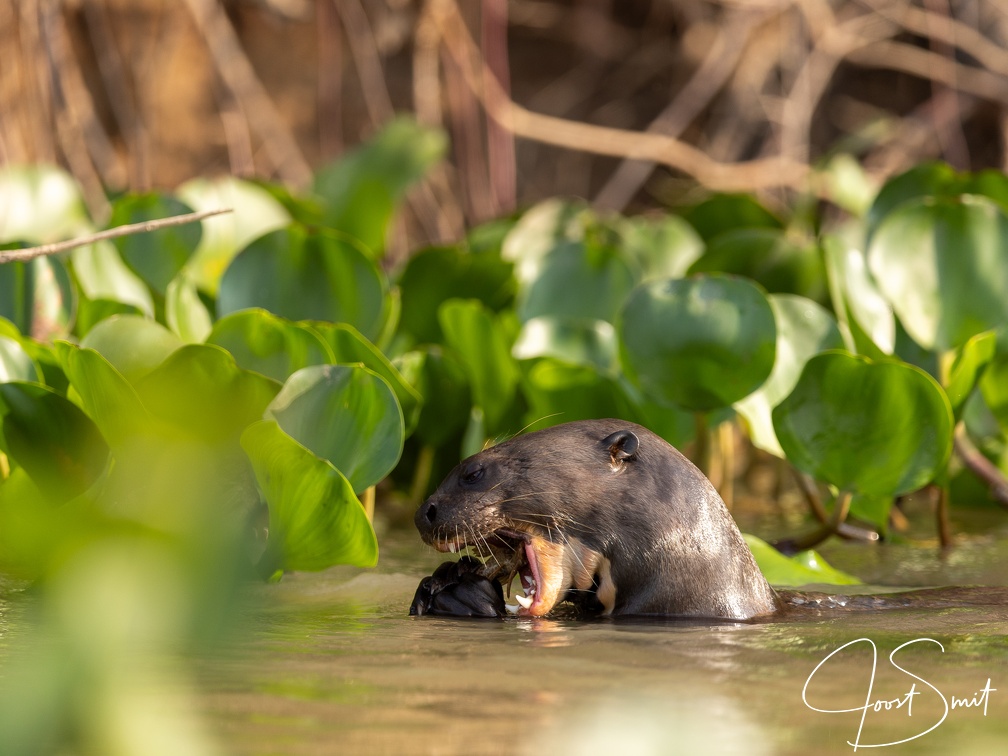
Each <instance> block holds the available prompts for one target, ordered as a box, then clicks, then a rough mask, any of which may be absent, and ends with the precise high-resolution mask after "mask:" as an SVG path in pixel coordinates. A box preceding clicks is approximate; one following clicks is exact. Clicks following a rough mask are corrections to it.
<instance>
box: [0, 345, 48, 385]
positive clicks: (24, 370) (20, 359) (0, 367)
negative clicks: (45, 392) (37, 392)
mask: <svg viewBox="0 0 1008 756" xmlns="http://www.w3.org/2000/svg"><path fill="white" fill-rule="evenodd" d="M6 381H29V382H36V383H38V382H41V381H42V368H41V367H39V366H38V364H37V363H36V362H35V360H33V359H32V358H31V355H30V354H28V352H26V351H25V349H24V347H22V346H21V343H20V342H19V341H18V340H17V339H13V338H11V337H10V336H3V335H0V383H4V382H6Z"/></svg>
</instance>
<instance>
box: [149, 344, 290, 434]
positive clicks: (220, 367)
mask: <svg viewBox="0 0 1008 756" xmlns="http://www.w3.org/2000/svg"><path fill="white" fill-rule="evenodd" d="M279 388H280V384H279V383H278V382H277V381H274V380H272V379H270V378H266V377H265V376H262V375H260V374H259V373H253V372H252V371H251V370H243V369H242V368H240V367H239V366H238V364H237V363H236V362H235V360H234V357H232V356H231V354H230V353H229V352H227V351H226V350H224V349H221V348H220V347H218V346H213V345H211V344H186V345H185V346H182V347H180V348H179V349H176V350H175V351H174V352H172V353H171V354H170V355H169V356H168V358H167V359H166V360H165V361H164V362H162V363H161V364H160V365H158V366H157V367H156V368H155V369H154V370H152V371H151V372H150V373H148V374H147V375H146V376H144V377H143V378H142V379H141V380H140V381H138V382H137V384H136V389H137V395H138V396H139V397H140V400H141V401H142V402H143V405H144V406H145V407H147V408H148V409H149V410H150V413H151V414H152V415H154V416H155V417H157V418H159V419H160V420H162V421H163V422H165V423H168V424H170V425H172V426H174V427H175V428H178V429H180V430H182V431H183V432H185V433H188V434H191V435H193V436H195V437H197V438H201V439H205V440H209V441H211V442H218V441H223V442H230V441H232V440H236V439H237V438H238V437H239V436H240V435H241V433H242V431H243V430H244V429H245V428H246V427H248V426H249V425H250V424H251V423H253V422H255V421H257V420H260V419H261V418H262V416H263V412H264V411H265V410H266V407H267V405H269V403H270V402H271V401H272V400H273V397H274V396H276V394H277V391H278V390H279Z"/></svg>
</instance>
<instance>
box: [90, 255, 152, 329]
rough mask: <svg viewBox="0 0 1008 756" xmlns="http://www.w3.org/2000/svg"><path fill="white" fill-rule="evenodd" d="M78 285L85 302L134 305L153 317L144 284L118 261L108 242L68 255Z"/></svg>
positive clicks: (119, 259) (147, 291)
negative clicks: (95, 301) (112, 302)
mask: <svg viewBox="0 0 1008 756" xmlns="http://www.w3.org/2000/svg"><path fill="white" fill-rule="evenodd" d="M70 260H71V262H72V264H73V271H74V275H75V276H76V277H77V283H78V284H80V287H81V290H82V291H83V292H84V294H85V295H86V296H87V298H88V299H91V300H95V299H110V300H113V301H115V302H123V303H125V304H129V305H133V306H134V307H136V308H138V309H139V310H140V312H142V313H143V314H144V315H147V316H148V317H151V318H152V317H154V300H153V299H152V298H151V293H150V291H149V290H148V289H147V286H146V284H144V282H143V281H142V280H140V278H139V277H138V276H137V275H136V274H134V273H133V271H131V270H130V269H129V268H128V267H126V263H124V262H123V261H122V258H121V257H119V253H118V252H117V251H116V248H115V247H114V246H113V245H112V243H111V242H97V243H96V244H88V245H87V246H84V247H78V248H77V249H75V250H73V251H72V252H71V253H70Z"/></svg>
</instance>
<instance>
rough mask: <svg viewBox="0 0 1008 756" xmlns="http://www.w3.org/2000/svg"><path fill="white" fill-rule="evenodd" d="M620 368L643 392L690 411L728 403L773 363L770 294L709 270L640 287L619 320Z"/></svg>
mask: <svg viewBox="0 0 1008 756" xmlns="http://www.w3.org/2000/svg"><path fill="white" fill-rule="evenodd" d="M617 329H618V331H619V336H620V359H621V362H622V364H623V369H624V371H625V372H626V374H627V375H628V377H630V379H631V380H633V381H634V382H635V383H636V384H637V385H639V386H640V387H641V389H643V391H644V393H645V394H646V395H648V396H650V397H652V398H655V399H658V400H660V401H663V402H670V403H673V404H676V405H678V406H680V407H683V408H685V409H689V410H693V411H709V410H714V409H718V408H721V407H725V406H728V405H730V404H732V403H733V402H736V401H738V400H739V399H741V398H743V397H745V396H748V395H749V394H751V393H752V392H753V391H755V390H756V389H757V388H759V387H760V385H762V383H763V382H764V381H765V380H766V379H767V377H768V376H769V375H770V371H771V369H772V368H773V363H774V354H775V343H776V333H777V330H776V326H775V324H774V316H773V311H772V310H771V308H770V303H769V302H768V301H767V298H766V295H765V294H764V293H763V292H762V291H761V290H760V289H759V287H758V286H756V285H755V284H753V283H751V282H749V281H746V280H745V279H741V278H732V277H729V276H721V275H712V276H698V277H695V278H688V279H671V280H667V281H654V282H651V283H647V284H644V285H642V286H639V287H637V288H636V289H635V290H634V292H633V293H632V294H631V295H630V297H629V298H628V299H627V302H626V304H625V305H624V307H623V311H622V313H621V318H620V321H619V323H618V325H617Z"/></svg>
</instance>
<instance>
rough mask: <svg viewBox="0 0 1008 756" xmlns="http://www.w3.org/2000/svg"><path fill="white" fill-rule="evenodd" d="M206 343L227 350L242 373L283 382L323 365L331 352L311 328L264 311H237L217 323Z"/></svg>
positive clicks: (329, 357) (328, 359)
mask: <svg viewBox="0 0 1008 756" xmlns="http://www.w3.org/2000/svg"><path fill="white" fill-rule="evenodd" d="M206 341H207V343H208V344H216V345H217V346H219V347H223V348H224V349H227V350H228V351H229V352H230V353H231V355H232V356H233V357H234V358H235V362H237V363H238V365H239V366H241V367H243V368H245V369H246V370H254V371H255V372H257V373H262V374H263V375H265V376H267V377H269V378H273V379H274V380H277V381H280V382H281V383H283V382H284V381H286V380H287V378H288V377H289V376H290V375H291V374H292V373H296V372H297V371H298V370H300V369H301V368H304V367H308V366H309V365H327V364H329V363H330V362H332V359H333V356H332V352H331V351H330V350H329V348H328V347H327V346H326V345H325V343H324V342H323V341H322V337H321V336H319V335H318V334H317V333H316V332H315V331H314V330H313V329H311V328H308V327H306V326H303V325H300V324H298V323H291V322H290V321H289V320H284V319H283V318H278V317H277V316H276V315H273V314H272V313H269V312H266V310H260V309H251V310H239V311H238V312H234V313H231V314H230V315H227V316H225V317H223V318H221V319H220V320H218V321H217V322H216V323H215V324H214V326H213V330H211V332H210V335H209V336H208V337H207V340H206Z"/></svg>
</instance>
